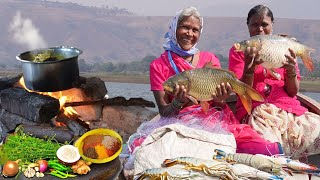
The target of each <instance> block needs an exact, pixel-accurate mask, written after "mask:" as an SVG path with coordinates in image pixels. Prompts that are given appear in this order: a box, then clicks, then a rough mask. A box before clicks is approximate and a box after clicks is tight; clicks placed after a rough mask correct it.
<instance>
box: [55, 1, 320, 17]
mask: <svg viewBox="0 0 320 180" xmlns="http://www.w3.org/2000/svg"><path fill="white" fill-rule="evenodd" d="M49 1H59V2H73V3H78V4H81V5H87V6H98V7H99V6H108V7H118V8H124V9H127V10H128V11H130V12H133V13H135V14H137V15H141V16H173V15H175V13H176V12H177V11H178V10H180V9H183V8H185V7H188V6H195V7H196V8H197V9H198V10H199V11H200V14H201V15H202V16H209V17H246V16H247V14H248V11H249V10H250V9H251V8H252V7H253V6H255V5H257V4H264V5H267V6H269V8H270V9H271V10H272V11H273V14H274V17H275V18H290V19H317V20H318V19H320V10H319V7H320V0H49Z"/></svg>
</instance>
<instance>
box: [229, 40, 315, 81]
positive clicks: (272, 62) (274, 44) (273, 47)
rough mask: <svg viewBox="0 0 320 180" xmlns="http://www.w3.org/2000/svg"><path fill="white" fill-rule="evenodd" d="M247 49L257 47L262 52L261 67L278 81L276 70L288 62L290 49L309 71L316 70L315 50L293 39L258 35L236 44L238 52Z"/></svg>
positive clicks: (278, 76)
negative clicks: (314, 61)
mask: <svg viewBox="0 0 320 180" xmlns="http://www.w3.org/2000/svg"><path fill="white" fill-rule="evenodd" d="M247 47H256V48H257V49H258V50H260V58H261V59H262V60H263V61H264V62H263V63H262V64H261V65H262V66H263V67H264V68H266V69H268V70H269V72H270V74H271V75H272V76H273V77H275V78H277V79H280V75H279V74H278V73H276V72H275V70H274V69H276V68H280V67H282V66H283V64H284V63H285V62H287V61H288V60H287V58H286V57H285V55H290V51H289V50H288V49H289V48H290V49H292V50H293V52H294V53H295V54H296V55H297V56H299V57H300V58H301V59H302V61H303V63H304V65H305V66H306V68H307V69H308V70H309V71H313V69H314V65H313V62H312V58H311V56H310V54H311V52H313V51H315V50H314V49H312V48H310V47H308V46H306V45H303V44H301V43H299V42H298V41H297V40H296V39H295V38H292V37H288V36H281V35H256V36H252V37H250V38H249V39H246V40H243V41H241V42H237V43H235V44H234V48H235V50H236V51H238V52H240V51H245V49H246V48H247ZM252 60H253V59H252ZM252 63H253V62H252ZM252 63H251V64H250V65H249V67H250V66H251V65H252Z"/></svg>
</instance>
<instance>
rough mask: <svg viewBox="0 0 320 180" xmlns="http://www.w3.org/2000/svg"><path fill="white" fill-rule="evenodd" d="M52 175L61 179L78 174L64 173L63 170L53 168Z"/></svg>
mask: <svg viewBox="0 0 320 180" xmlns="http://www.w3.org/2000/svg"><path fill="white" fill-rule="evenodd" d="M50 174H51V175H53V176H56V177H58V178H61V179H66V178H72V177H76V176H77V175H75V174H68V173H64V172H62V171H59V170H53V171H51V172H50Z"/></svg>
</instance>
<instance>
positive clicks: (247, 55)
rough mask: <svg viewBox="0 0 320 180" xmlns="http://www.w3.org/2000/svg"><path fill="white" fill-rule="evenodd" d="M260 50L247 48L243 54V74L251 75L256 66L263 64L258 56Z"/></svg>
mask: <svg viewBox="0 0 320 180" xmlns="http://www.w3.org/2000/svg"><path fill="white" fill-rule="evenodd" d="M259 52H260V49H257V48H256V47H247V48H246V50H245V52H244V60H245V65H244V73H247V74H253V73H254V70H255V67H256V65H259V64H261V63H263V60H262V59H260V55H259Z"/></svg>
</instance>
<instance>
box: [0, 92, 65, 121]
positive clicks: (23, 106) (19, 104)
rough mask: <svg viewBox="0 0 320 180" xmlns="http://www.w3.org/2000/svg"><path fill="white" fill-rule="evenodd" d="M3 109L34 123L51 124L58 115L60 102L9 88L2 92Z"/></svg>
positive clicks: (0, 98) (0, 96)
mask: <svg viewBox="0 0 320 180" xmlns="http://www.w3.org/2000/svg"><path fill="white" fill-rule="evenodd" d="M0 101H1V107H2V108H3V109H6V110H7V111H9V112H11V113H13V114H17V115H19V116H22V117H25V118H26V119H28V120H30V121H34V122H39V123H42V122H49V121H50V119H51V118H53V117H55V116H56V115H58V113H59V110H60V104H59V100H57V99H55V98H53V97H50V96H44V95H40V94H37V93H33V92H28V91H26V90H25V89H21V88H8V89H5V90H2V91H1V92H0Z"/></svg>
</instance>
